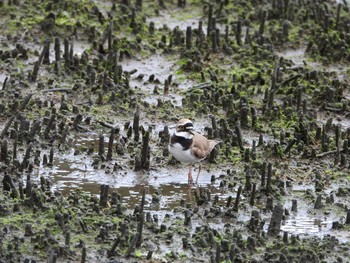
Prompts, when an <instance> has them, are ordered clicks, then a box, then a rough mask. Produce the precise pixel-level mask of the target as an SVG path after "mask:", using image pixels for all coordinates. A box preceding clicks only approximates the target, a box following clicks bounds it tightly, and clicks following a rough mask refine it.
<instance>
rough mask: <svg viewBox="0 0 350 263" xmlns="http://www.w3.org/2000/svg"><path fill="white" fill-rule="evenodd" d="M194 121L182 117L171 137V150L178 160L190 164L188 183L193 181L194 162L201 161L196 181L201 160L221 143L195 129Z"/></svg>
mask: <svg viewBox="0 0 350 263" xmlns="http://www.w3.org/2000/svg"><path fill="white" fill-rule="evenodd" d="M193 129H194V128H193V123H192V121H191V120H189V119H180V120H179V121H178V123H177V124H176V129H175V132H174V134H173V135H172V136H171V137H170V142H169V152H170V153H171V155H172V156H174V157H175V159H176V160H178V161H180V162H182V163H188V164H190V170H189V172H188V183H189V184H192V183H193V178H192V164H193V163H199V168H198V174H197V178H196V183H197V181H198V177H199V173H200V172H201V168H202V167H201V161H202V160H204V159H205V158H206V157H207V156H208V155H209V154H210V152H211V151H212V150H213V149H214V147H215V146H216V145H217V144H218V143H220V141H216V140H208V139H207V138H206V137H204V136H203V135H201V134H199V133H197V132H195V131H194V130H193Z"/></svg>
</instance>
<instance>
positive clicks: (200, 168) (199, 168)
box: [196, 163, 202, 184]
mask: <svg viewBox="0 0 350 263" xmlns="http://www.w3.org/2000/svg"><path fill="white" fill-rule="evenodd" d="M201 170H202V164H201V163H199V167H198V174H197V178H196V184H198V177H199V173H200V172H201Z"/></svg>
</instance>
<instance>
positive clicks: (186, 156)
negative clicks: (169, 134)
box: [169, 143, 200, 163]
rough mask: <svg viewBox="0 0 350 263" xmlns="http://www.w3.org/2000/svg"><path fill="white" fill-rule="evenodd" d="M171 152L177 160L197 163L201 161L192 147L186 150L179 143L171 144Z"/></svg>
mask: <svg viewBox="0 0 350 263" xmlns="http://www.w3.org/2000/svg"><path fill="white" fill-rule="evenodd" d="M169 152H170V153H171V155H172V156H174V158H175V159H176V160H178V161H179V162H182V163H196V162H199V161H200V159H198V158H197V157H195V156H194V155H192V154H191V151H190V149H188V150H186V151H184V150H183V148H182V146H181V144H179V143H174V144H173V145H169Z"/></svg>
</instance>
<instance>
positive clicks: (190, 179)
mask: <svg viewBox="0 0 350 263" xmlns="http://www.w3.org/2000/svg"><path fill="white" fill-rule="evenodd" d="M192 183H193V178H192V163H191V164H190V170H189V171H188V184H192Z"/></svg>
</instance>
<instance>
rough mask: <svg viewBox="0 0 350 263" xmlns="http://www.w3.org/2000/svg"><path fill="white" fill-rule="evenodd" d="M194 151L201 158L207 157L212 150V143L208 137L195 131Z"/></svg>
mask: <svg viewBox="0 0 350 263" xmlns="http://www.w3.org/2000/svg"><path fill="white" fill-rule="evenodd" d="M193 134H194V136H193V146H192V153H193V154H194V155H195V156H196V157H197V158H199V159H204V158H205V157H207V156H208V155H209V153H210V151H211V148H210V144H209V141H208V139H207V138H205V137H204V136H203V135H201V134H199V133H196V132H193Z"/></svg>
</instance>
